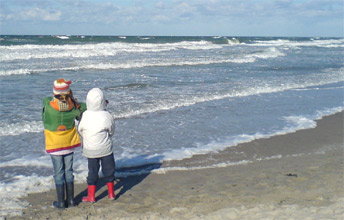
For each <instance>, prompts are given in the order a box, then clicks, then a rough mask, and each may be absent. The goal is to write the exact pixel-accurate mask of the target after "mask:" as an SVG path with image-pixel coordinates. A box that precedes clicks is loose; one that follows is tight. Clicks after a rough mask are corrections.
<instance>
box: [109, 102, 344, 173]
mask: <svg viewBox="0 0 344 220" xmlns="http://www.w3.org/2000/svg"><path fill="white" fill-rule="evenodd" d="M343 110H344V107H343V106H339V107H334V108H326V109H323V110H318V111H316V112H315V114H314V115H310V116H303V115H297V116H295V115H291V116H286V117H284V118H283V119H284V120H285V121H286V125H285V127H283V128H282V129H280V130H277V131H272V132H269V133H256V134H241V135H236V136H232V137H228V138H227V140H224V141H221V142H216V141H214V142H211V143H209V144H205V145H202V144H198V146H196V147H192V148H185V149H176V150H171V151H168V152H165V153H163V154H162V155H156V154H155V155H154V156H141V157H142V159H140V156H137V155H135V156H132V157H128V155H125V156H124V157H123V158H119V160H118V163H117V165H116V166H117V168H118V169H123V168H130V167H139V166H144V165H147V164H157V163H162V162H164V161H172V160H182V159H186V158H191V157H192V156H194V155H200V154H208V153H210V152H219V151H222V150H224V149H226V148H228V147H234V146H237V145H238V144H242V143H248V142H251V141H253V140H257V139H265V138H270V137H273V136H277V135H284V134H289V133H293V132H295V131H299V130H304V129H309V128H315V127H316V121H315V120H319V119H322V118H323V117H325V116H329V115H333V114H336V113H338V112H341V111H343ZM276 157H278V155H275V156H274V158H276ZM255 159H256V160H265V159H267V158H255ZM247 162H249V161H238V162H237V163H234V164H233V163H230V162H228V163H225V164H223V165H225V166H230V165H235V164H243V163H247ZM189 168H190V167H188V168H187V169H189ZM199 168H203V169H204V168H207V167H199ZM169 169H171V170H173V168H169ZM158 170H159V169H158ZM162 170H165V169H162Z"/></svg>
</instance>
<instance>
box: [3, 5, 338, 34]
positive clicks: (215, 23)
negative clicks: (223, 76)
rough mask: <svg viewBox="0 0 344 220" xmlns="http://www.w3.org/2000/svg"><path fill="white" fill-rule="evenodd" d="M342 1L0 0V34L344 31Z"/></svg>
mask: <svg viewBox="0 0 344 220" xmlns="http://www.w3.org/2000/svg"><path fill="white" fill-rule="evenodd" d="M343 14H344V1H343V0H122V1H119V0H0V34H52V35H163V36H170V35H174V36H178V35H182V36H312V37H343V36H344V15H343Z"/></svg>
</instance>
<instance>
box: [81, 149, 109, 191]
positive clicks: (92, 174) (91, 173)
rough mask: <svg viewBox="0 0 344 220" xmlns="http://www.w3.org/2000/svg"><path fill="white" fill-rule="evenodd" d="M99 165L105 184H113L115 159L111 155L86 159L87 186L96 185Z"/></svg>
mask: <svg viewBox="0 0 344 220" xmlns="http://www.w3.org/2000/svg"><path fill="white" fill-rule="evenodd" d="M100 164H101V165H102V172H103V174H104V180H105V182H107V183H108V182H113V181H114V180H115V158H114V157H113V154H110V155H108V156H105V157H100V158H88V177H87V184H88V185H96V184H97V181H98V178H99V175H98V172H99V169H100Z"/></svg>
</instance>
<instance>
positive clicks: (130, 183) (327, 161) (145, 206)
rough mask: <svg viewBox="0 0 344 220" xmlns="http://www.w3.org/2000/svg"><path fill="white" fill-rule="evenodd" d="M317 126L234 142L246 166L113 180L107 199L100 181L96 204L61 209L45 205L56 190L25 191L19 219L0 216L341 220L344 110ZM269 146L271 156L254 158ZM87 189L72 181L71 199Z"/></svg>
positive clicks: (199, 160) (196, 160)
mask: <svg viewBox="0 0 344 220" xmlns="http://www.w3.org/2000/svg"><path fill="white" fill-rule="evenodd" d="M317 124H318V126H317V127H316V128H314V129H306V130H301V131H298V132H295V133H291V134H287V135H280V136H274V137H271V138H267V139H261V140H255V141H253V142H250V143H245V144H240V145H238V146H236V147H237V148H242V149H243V150H244V149H245V150H246V151H247V152H248V154H250V152H251V153H252V155H257V158H258V159H257V160H256V161H254V162H251V163H247V164H244V165H243V164H241V165H232V166H224V167H217V168H207V169H194V170H179V171H168V172H166V173H163V174H160V173H156V172H152V173H149V174H146V175H140V176H131V177H127V178H122V179H118V180H117V182H116V194H117V199H116V200H115V201H109V200H108V199H107V197H106V196H107V192H106V186H105V185H104V183H100V184H99V187H98V188H99V190H98V191H97V194H96V196H97V202H96V203H94V204H89V203H80V204H78V206H76V207H73V208H68V209H65V210H57V209H55V208H52V207H51V203H52V201H54V200H55V199H56V195H55V191H49V192H44V193H36V194H30V195H29V196H28V197H26V198H23V200H25V201H28V202H29V203H30V205H29V207H28V208H27V209H25V210H23V215H22V216H16V217H3V219H4V218H5V219H70V220H72V219H75V220H77V219H88V220H93V219H212V220H213V219H215V220H216V219H302V220H305V219H341V220H342V219H343V218H344V161H343V155H344V154H343V153H344V151H343V149H344V144H343V112H341V113H338V114H335V115H332V116H328V117H325V118H323V119H322V120H319V121H318V123H317ZM250 149H251V151H250ZM267 151H271V157H270V156H268V157H261V156H260V155H267V154H266V153H267ZM231 153H233V151H232V150H231V149H230V148H229V149H227V150H225V151H223V152H220V153H216V154H215V153H212V154H208V155H201V156H196V157H193V158H191V159H186V160H182V161H173V162H170V163H168V164H164V166H166V165H169V166H174V167H176V166H177V167H178V166H179V167H181V168H183V167H184V168H185V167H190V166H194V167H197V166H196V165H202V166H205V165H207V163H209V158H210V157H211V158H212V159H214V160H216V161H217V162H221V161H225V159H226V158H227V157H228V156H229V155H230V154H231ZM263 153H264V154H263ZM207 159H208V160H207ZM195 164H196V165H195ZM209 165H210V164H209ZM86 189H87V185H86V184H77V185H76V186H75V194H76V200H77V201H80V200H81V197H82V196H83V195H85V193H86Z"/></svg>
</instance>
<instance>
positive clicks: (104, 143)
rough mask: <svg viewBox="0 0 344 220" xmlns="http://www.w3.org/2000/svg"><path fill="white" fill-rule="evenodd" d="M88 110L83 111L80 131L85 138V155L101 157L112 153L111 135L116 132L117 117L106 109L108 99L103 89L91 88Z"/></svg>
mask: <svg viewBox="0 0 344 220" xmlns="http://www.w3.org/2000/svg"><path fill="white" fill-rule="evenodd" d="M86 105H87V110H86V111H85V112H84V113H83V115H82V118H81V121H80V123H79V126H78V131H79V133H80V135H81V136H82V138H83V155H84V156H85V157H87V158H100V157H104V156H108V155H110V154H112V140H111V136H112V135H113V134H114V132H115V119H114V118H113V116H112V115H111V114H110V113H109V112H107V111H106V110H105V107H106V100H105V98H104V94H103V92H102V90H101V89H99V88H93V89H91V90H90V91H89V92H88V94H87V98H86Z"/></svg>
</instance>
